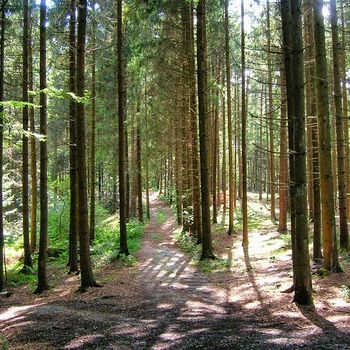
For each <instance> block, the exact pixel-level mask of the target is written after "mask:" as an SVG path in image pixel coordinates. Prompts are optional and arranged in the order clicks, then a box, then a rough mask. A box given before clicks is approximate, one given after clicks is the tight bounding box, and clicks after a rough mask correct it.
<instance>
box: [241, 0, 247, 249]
mask: <svg viewBox="0 0 350 350" xmlns="http://www.w3.org/2000/svg"><path fill="white" fill-rule="evenodd" d="M241 60H242V61H241V65H242V101H241V104H242V217H243V241H242V244H243V246H245V247H246V246H248V198H247V141H246V132H247V104H246V87H245V78H246V77H245V33H244V0H241Z"/></svg>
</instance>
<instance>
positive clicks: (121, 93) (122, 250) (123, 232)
mask: <svg viewBox="0 0 350 350" xmlns="http://www.w3.org/2000/svg"><path fill="white" fill-rule="evenodd" d="M122 21H123V1H122V0H118V1H117V35H118V38H117V45H118V46H117V55H118V114H119V118H118V126H119V202H120V204H119V231H120V247H119V254H125V255H129V249H128V238H127V229H126V184H125V180H126V173H125V131H124V130H125V129H124V128H125V125H124V124H125V104H124V98H125V90H124V87H125V86H124V54H123V22H122Z"/></svg>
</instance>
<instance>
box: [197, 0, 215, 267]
mask: <svg viewBox="0 0 350 350" xmlns="http://www.w3.org/2000/svg"><path fill="white" fill-rule="evenodd" d="M206 56H207V43H206V0H199V1H198V5H197V65H198V67H197V79H198V112H199V152H200V174H201V199H202V200H201V203H202V254H201V260H204V259H213V258H215V257H214V254H213V246H212V238H211V225H210V198H209V192H210V185H209V152H208V151H209V148H208V135H209V133H208V119H207V118H208V117H207V88H208V82H207V63H206V62H207V57H206Z"/></svg>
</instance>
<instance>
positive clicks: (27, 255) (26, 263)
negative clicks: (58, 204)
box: [22, 0, 33, 271]
mask: <svg viewBox="0 0 350 350" xmlns="http://www.w3.org/2000/svg"><path fill="white" fill-rule="evenodd" d="M28 47H29V6H28V0H23V61H22V75H23V76H22V79H23V80H22V101H23V102H24V103H28V102H29V98H28V85H29V84H28V80H29V79H28V78H29V74H28V63H29V59H28ZM22 123H23V134H22V216H23V217H22V219H23V248H24V256H23V271H25V270H26V269H27V268H31V267H32V265H33V263H32V255H31V249H30V236H29V152H28V148H29V147H28V146H29V143H28V126H29V107H28V105H26V106H24V107H23V110H22Z"/></svg>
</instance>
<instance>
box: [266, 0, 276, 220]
mask: <svg viewBox="0 0 350 350" xmlns="http://www.w3.org/2000/svg"><path fill="white" fill-rule="evenodd" d="M266 10H267V76H268V78H267V79H268V87H269V95H268V96H269V97H268V98H269V113H268V119H269V152H270V153H269V157H270V178H269V182H270V193H271V197H270V203H271V211H270V214H271V220H272V222H275V221H276V213H275V207H276V196H275V182H276V179H275V155H274V141H275V139H274V130H273V99H272V64H271V28H270V1H269V0H267V3H266Z"/></svg>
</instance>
